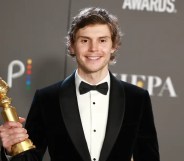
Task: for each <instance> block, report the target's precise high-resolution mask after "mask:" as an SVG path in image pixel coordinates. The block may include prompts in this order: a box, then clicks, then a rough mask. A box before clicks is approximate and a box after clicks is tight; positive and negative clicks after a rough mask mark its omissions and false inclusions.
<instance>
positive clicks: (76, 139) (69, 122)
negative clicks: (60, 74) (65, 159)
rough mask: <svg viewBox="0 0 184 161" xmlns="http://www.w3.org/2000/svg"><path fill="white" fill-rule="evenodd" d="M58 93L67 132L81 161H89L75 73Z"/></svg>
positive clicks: (65, 81) (64, 82)
mask: <svg viewBox="0 0 184 161" xmlns="http://www.w3.org/2000/svg"><path fill="white" fill-rule="evenodd" d="M60 91H61V92H60V107H61V112H62V117H63V120H64V123H65V125H66V128H67V131H68V133H69V135H70V138H71V140H72V141H73V144H74V146H75V148H76V149H77V150H78V152H79V154H80V155H81V157H82V158H83V160H84V161H90V160H91V159H90V154H89V151H88V147H87V143H86V140H85V136H84V133H83V128H82V123H81V119H80V114H79V110H78V103H77V96H76V89H75V73H73V74H72V75H71V76H70V77H69V78H67V79H66V80H64V81H63V83H62V85H61V90H60Z"/></svg>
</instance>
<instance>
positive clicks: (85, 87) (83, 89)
mask: <svg viewBox="0 0 184 161" xmlns="http://www.w3.org/2000/svg"><path fill="white" fill-rule="evenodd" d="M90 90H97V91H98V92H100V93H102V94H104V95H106V94H107V91H108V84H107V82H104V83H102V84H99V85H90V84H87V83H85V82H83V81H82V82H81V83H80V85H79V92H80V94H84V93H87V92H89V91H90Z"/></svg>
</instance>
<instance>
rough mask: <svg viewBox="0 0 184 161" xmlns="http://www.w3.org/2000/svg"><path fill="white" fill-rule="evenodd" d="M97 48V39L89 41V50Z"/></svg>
mask: <svg viewBox="0 0 184 161" xmlns="http://www.w3.org/2000/svg"><path fill="white" fill-rule="evenodd" d="M97 50H98V42H97V41H91V43H90V51H97Z"/></svg>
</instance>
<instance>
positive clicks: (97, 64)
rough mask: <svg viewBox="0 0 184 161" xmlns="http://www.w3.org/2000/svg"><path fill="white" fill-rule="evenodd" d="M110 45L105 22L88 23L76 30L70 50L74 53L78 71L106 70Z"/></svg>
mask: <svg viewBox="0 0 184 161" xmlns="http://www.w3.org/2000/svg"><path fill="white" fill-rule="evenodd" d="M114 51H115V49H114V48H113V47H112V39H111V33H110V29H109V27H108V26H107V25H106V24H95V25H88V26H85V27H84V28H81V29H79V30H78V31H77V33H76V36H75V42H74V44H73V45H72V48H71V52H73V53H74V54H75V55H76V60H77V63H78V70H79V72H83V73H88V74H89V73H95V72H102V73H103V72H107V70H108V63H109V61H110V56H111V54H112V53H113V52H114Z"/></svg>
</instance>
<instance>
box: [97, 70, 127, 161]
mask: <svg viewBox="0 0 184 161" xmlns="http://www.w3.org/2000/svg"><path fill="white" fill-rule="evenodd" d="M110 76H111V89H110V99H109V114H108V121H107V128H106V135H105V139H104V143H103V146H102V150H101V154H100V159H99V161H106V160H107V158H108V156H109V154H110V152H111V150H112V148H113V145H114V143H115V142H116V139H117V137H118V134H119V132H120V129H121V126H122V122H123V117H124V111H125V96H124V95H125V94H124V88H123V85H122V83H121V82H120V81H119V80H117V79H116V78H115V77H114V76H113V75H112V74H110Z"/></svg>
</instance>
